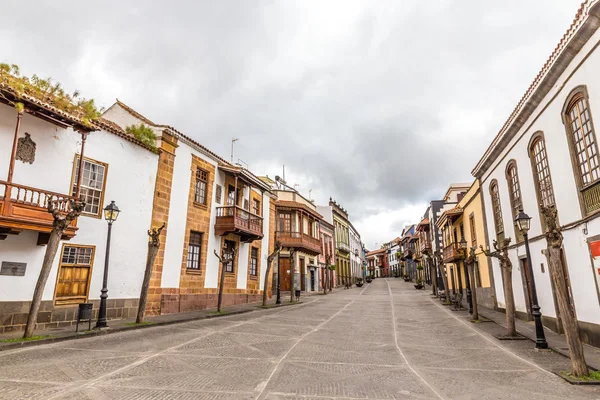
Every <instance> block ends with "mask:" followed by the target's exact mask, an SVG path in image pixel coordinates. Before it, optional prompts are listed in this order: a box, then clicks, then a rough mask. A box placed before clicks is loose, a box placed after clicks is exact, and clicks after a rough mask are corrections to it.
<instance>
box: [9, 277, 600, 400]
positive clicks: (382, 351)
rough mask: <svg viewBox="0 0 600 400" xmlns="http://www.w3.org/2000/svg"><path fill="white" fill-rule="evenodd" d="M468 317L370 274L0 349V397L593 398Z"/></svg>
mask: <svg viewBox="0 0 600 400" xmlns="http://www.w3.org/2000/svg"><path fill="white" fill-rule="evenodd" d="M437 303H439V302H437ZM469 325H470V324H469V323H465V322H462V321H461V320H459V318H457V317H456V316H455V315H453V313H452V312H450V311H448V309H446V308H443V307H442V306H440V305H439V304H436V302H434V301H432V300H431V299H430V297H429V295H428V293H426V292H424V291H415V290H414V289H412V287H411V286H410V285H408V284H406V283H404V282H403V281H401V280H398V279H389V280H387V281H386V280H384V279H377V280H376V281H375V282H373V283H372V284H370V285H368V286H366V287H364V288H363V289H352V290H348V291H341V292H339V293H337V294H334V295H331V296H313V297H311V298H309V299H305V302H304V304H302V305H300V306H295V307H285V308H282V309H272V310H267V311H260V312H255V313H250V314H243V315H237V316H231V317H225V318H218V319H212V320H203V321H196V322H189V323H184V324H178V325H172V326H164V327H155V328H148V329H142V330H137V331H131V332H124V333H116V334H112V335H108V336H102V337H94V338H89V339H81V340H74V341H67V342H61V343H56V344H52V345H43V346H38V347H32V348H26V349H21V350H13V351H8V352H4V353H0V399H92V400H104V399H332V398H343V399H355V398H356V399H365V398H370V399H392V398H397V399H440V398H441V399H527V400H534V399H600V390H598V389H596V388H591V387H587V388H586V387H575V386H571V385H568V384H567V383H565V382H564V381H562V380H561V379H560V378H558V377H556V376H554V375H552V374H550V373H548V372H546V371H543V370H541V369H540V368H538V367H537V366H536V365H535V364H533V363H531V362H529V361H527V360H524V359H520V358H519V357H517V356H516V355H514V354H512V353H511V352H510V347H500V344H499V343H500V342H498V341H496V340H495V339H490V337H489V336H487V335H486V334H482V333H481V332H480V331H477V330H476V329H474V328H473V327H472V326H469ZM529 344H531V343H530V342H529ZM502 346H504V345H502ZM557 357H559V356H557Z"/></svg>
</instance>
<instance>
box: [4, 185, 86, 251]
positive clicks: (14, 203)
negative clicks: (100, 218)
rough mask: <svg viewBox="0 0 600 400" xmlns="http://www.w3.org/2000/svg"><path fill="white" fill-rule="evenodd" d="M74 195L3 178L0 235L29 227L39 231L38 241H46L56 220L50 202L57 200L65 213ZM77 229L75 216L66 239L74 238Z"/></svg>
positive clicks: (68, 209) (30, 229)
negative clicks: (51, 211)
mask: <svg viewBox="0 0 600 400" xmlns="http://www.w3.org/2000/svg"><path fill="white" fill-rule="evenodd" d="M74 199H75V198H74V197H73V196H69V195H66V194H61V193H55V192H51V191H49V190H43V189H36V188H32V187H29V186H24V185H17V184H15V183H11V184H9V183H8V182H5V181H0V238H1V237H2V236H4V237H6V236H5V235H7V234H19V233H21V232H22V231H25V230H27V231H34V232H38V233H40V235H39V237H38V244H40V245H44V244H46V243H47V238H48V235H49V234H50V232H51V231H52V223H53V222H54V218H53V217H52V215H51V214H50V213H49V212H48V203H50V202H54V206H55V208H56V209H58V210H60V211H63V212H65V213H66V212H69V211H70V207H71V201H72V200H74ZM76 231H77V220H74V221H73V222H71V224H70V225H69V227H68V228H67V230H66V231H65V234H64V235H63V239H65V240H68V239H71V238H73V237H74V236H75V232H76Z"/></svg>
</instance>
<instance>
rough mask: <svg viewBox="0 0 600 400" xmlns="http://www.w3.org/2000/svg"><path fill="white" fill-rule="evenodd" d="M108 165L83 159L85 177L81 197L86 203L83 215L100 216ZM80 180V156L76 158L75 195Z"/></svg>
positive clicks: (80, 192)
mask: <svg viewBox="0 0 600 400" xmlns="http://www.w3.org/2000/svg"><path fill="white" fill-rule="evenodd" d="M106 168H107V165H106V164H101V163H98V162H95V161H92V160H89V159H87V158H85V157H84V158H83V176H82V177H81V188H80V191H79V196H80V198H81V200H82V201H84V202H85V208H84V209H83V214H88V215H94V216H99V215H100V213H101V211H102V200H103V197H104V196H103V194H104V193H103V192H104V185H105V180H106ZM78 179H79V156H77V157H75V177H74V179H73V195H75V193H76V191H77V181H78Z"/></svg>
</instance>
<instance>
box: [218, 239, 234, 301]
mask: <svg viewBox="0 0 600 400" xmlns="http://www.w3.org/2000/svg"><path fill="white" fill-rule="evenodd" d="M236 251H237V249H236V248H235V247H234V248H233V250H232V251H231V253H225V248H223V249H222V250H221V255H219V253H217V250H215V256H217V258H218V259H219V264H220V265H221V277H220V278H219V296H218V298H217V312H221V304H222V303H223V286H225V265H226V264H227V263H228V262H230V261H231V262H232V263H235V253H236Z"/></svg>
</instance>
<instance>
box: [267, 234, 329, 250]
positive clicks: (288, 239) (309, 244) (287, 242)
mask: <svg viewBox="0 0 600 400" xmlns="http://www.w3.org/2000/svg"><path fill="white" fill-rule="evenodd" d="M275 240H279V241H280V242H281V246H282V247H294V248H296V249H298V250H299V251H303V252H305V253H309V254H313V255H317V254H321V241H320V240H319V239H316V238H314V237H312V236H310V235H307V234H305V233H300V232H289V231H282V232H275Z"/></svg>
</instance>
